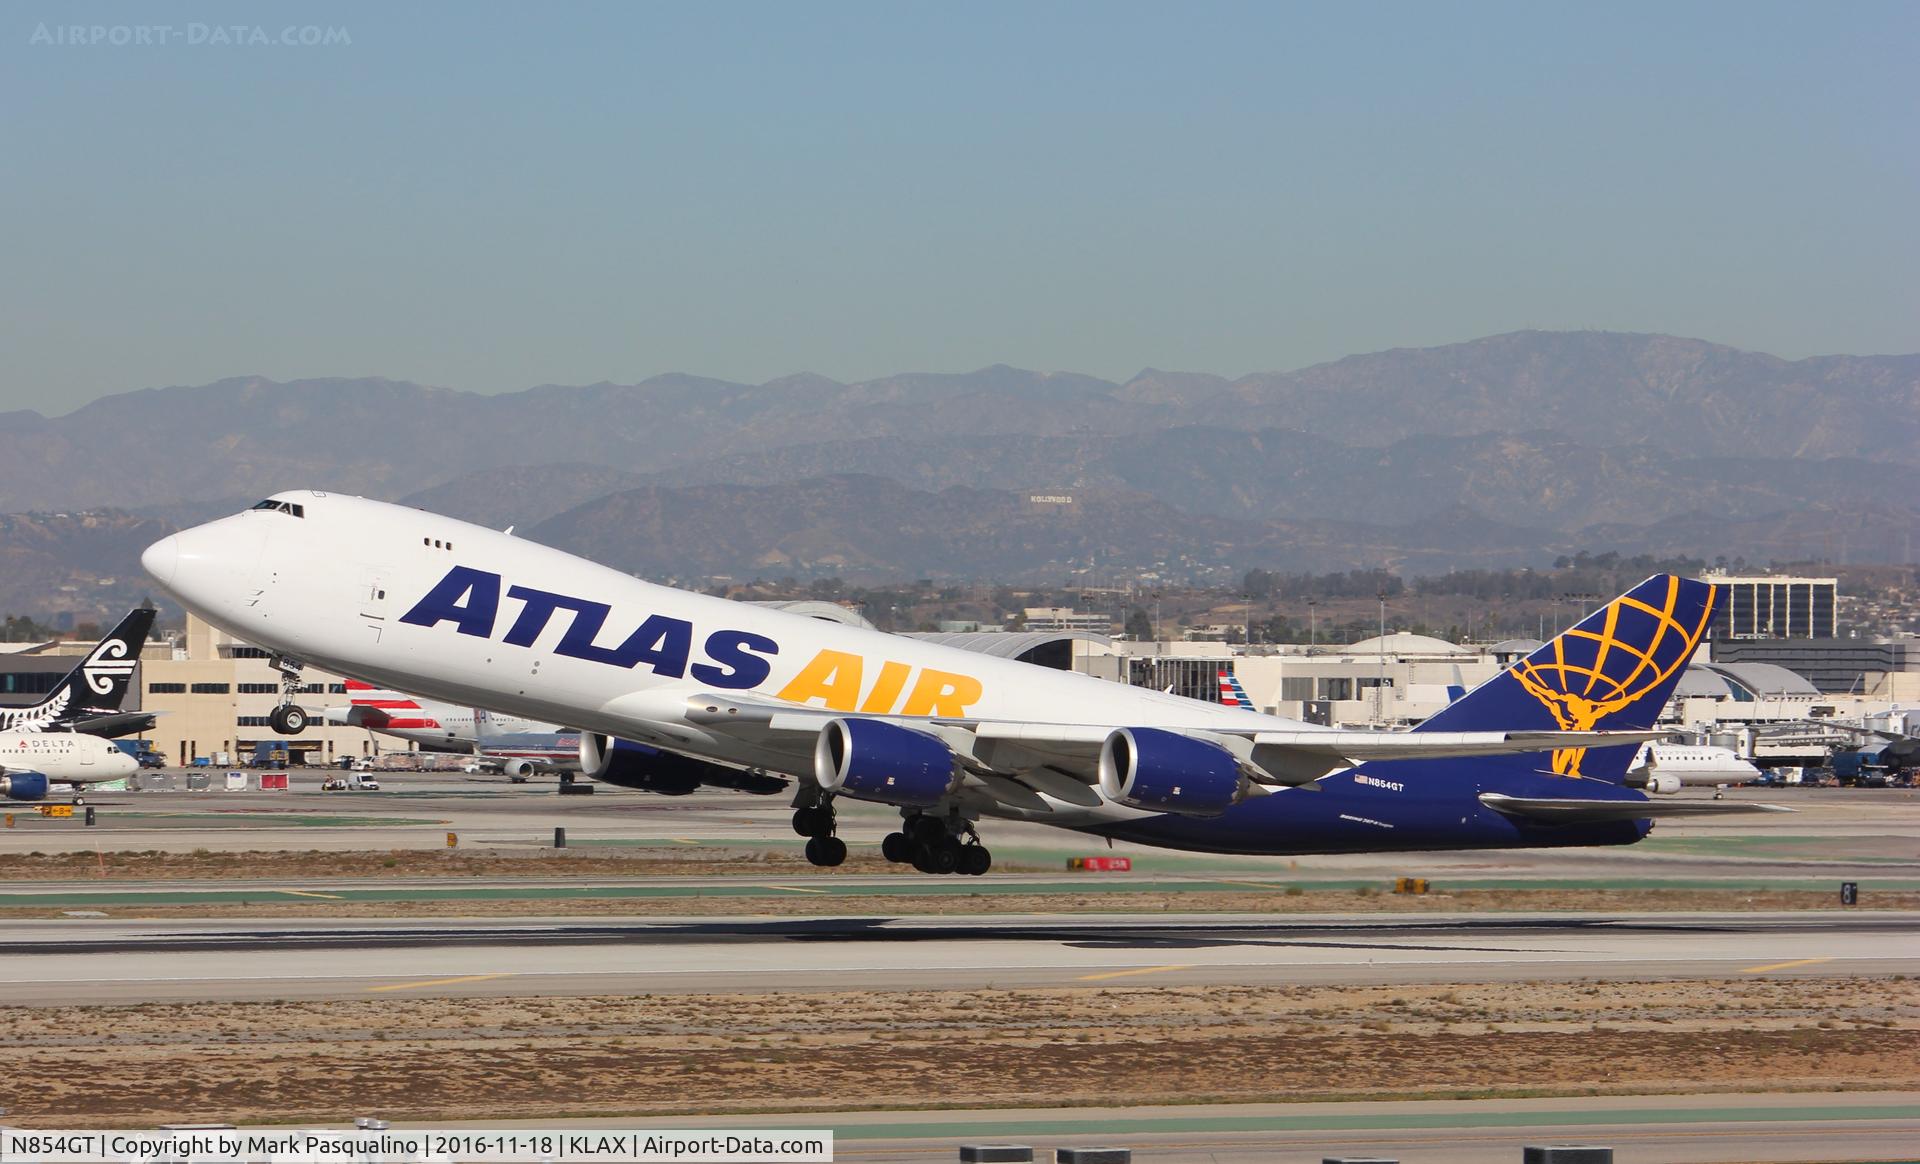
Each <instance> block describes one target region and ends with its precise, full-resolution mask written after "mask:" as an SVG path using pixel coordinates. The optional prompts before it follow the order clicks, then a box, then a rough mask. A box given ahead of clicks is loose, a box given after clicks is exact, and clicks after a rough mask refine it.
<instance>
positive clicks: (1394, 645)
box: [1340, 631, 1475, 656]
mask: <svg viewBox="0 0 1920 1164" xmlns="http://www.w3.org/2000/svg"><path fill="white" fill-rule="evenodd" d="M1340 649H1341V650H1342V651H1344V652H1346V653H1347V654H1349V655H1379V654H1386V655H1389V656H1393V655H1400V656H1406V655H1446V656H1455V655H1471V654H1474V653H1475V652H1474V651H1473V649H1472V648H1470V647H1463V646H1460V645H1459V644H1457V643H1449V642H1446V641H1444V640H1442V639H1436V638H1432V637H1430V636H1428V635H1417V634H1414V633H1413V632H1412V631H1394V632H1393V633H1392V634H1390V635H1376V636H1374V637H1373V638H1370V639H1361V640H1360V641H1359V642H1357V643H1354V644H1352V645H1350V646H1346V647H1342V648H1340Z"/></svg>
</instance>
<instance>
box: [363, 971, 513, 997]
mask: <svg viewBox="0 0 1920 1164" xmlns="http://www.w3.org/2000/svg"><path fill="white" fill-rule="evenodd" d="M512 977H513V975H512V974H511V973H505V974H462V975H461V976H460V977H458V978H427V979H424V980H422V981H419V982H395V983H392V984H390V985H387V986H369V987H367V991H368V993H376V992H380V991H387V990H417V989H419V988H420V987H422V986H453V985H456V984H458V983H461V982H486V981H488V980H489V979H493V978H512Z"/></svg>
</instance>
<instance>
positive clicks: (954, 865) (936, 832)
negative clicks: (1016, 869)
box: [880, 813, 993, 877]
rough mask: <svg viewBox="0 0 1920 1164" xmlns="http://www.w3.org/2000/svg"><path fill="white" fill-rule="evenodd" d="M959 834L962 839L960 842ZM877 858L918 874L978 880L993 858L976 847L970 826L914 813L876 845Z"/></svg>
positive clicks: (957, 819) (976, 839) (976, 838)
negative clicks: (881, 857)
mask: <svg viewBox="0 0 1920 1164" xmlns="http://www.w3.org/2000/svg"><path fill="white" fill-rule="evenodd" d="M961 834H964V835H965V837H966V839H965V840H964V841H963V840H961ZM880 854H881V855H882V856H884V857H885V858H886V859H887V860H889V861H892V862H893V863H894V864H896V865H912V866H913V867H914V868H915V869H918V870H920V872H922V873H962V874H965V875H967V876H969V877H978V876H980V875H981V874H983V873H985V872H986V871H987V870H989V869H991V868H993V854H991V853H989V852H988V851H987V847H986V846H985V845H983V844H981V843H980V834H978V833H976V832H974V831H973V825H972V824H970V823H969V822H967V821H965V820H963V819H961V818H960V817H958V816H954V817H946V818H943V817H937V816H928V815H927V814H926V813H914V814H913V815H911V816H909V817H907V818H906V819H905V820H903V821H901V822H900V831H899V832H897V833H888V834H887V837H886V839H885V840H883V841H881V842H880Z"/></svg>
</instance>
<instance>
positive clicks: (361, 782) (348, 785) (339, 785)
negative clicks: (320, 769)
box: [320, 773, 380, 792]
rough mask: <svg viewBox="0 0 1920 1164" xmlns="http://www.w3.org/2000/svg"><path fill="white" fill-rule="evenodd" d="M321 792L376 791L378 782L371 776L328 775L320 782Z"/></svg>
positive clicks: (356, 774)
mask: <svg viewBox="0 0 1920 1164" xmlns="http://www.w3.org/2000/svg"><path fill="white" fill-rule="evenodd" d="M320 791H322V792H378V791H380V782H379V781H378V780H375V779H374V778H373V777H371V776H361V775H359V774H358V773H355V774H354V775H352V776H329V777H328V778H327V779H325V780H322V781H321V782H320Z"/></svg>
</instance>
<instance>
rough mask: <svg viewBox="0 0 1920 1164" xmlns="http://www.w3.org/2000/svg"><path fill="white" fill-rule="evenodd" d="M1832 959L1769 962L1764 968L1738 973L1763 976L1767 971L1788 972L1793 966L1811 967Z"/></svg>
mask: <svg viewBox="0 0 1920 1164" xmlns="http://www.w3.org/2000/svg"><path fill="white" fill-rule="evenodd" d="M1831 961H1833V959H1832V958H1796V959H1794V960H1793V961H1791V962H1771V963H1769V964H1767V965H1765V966H1749V967H1747V968H1746V969H1745V970H1742V971H1740V973H1742V974H1765V973H1766V972H1767V971H1769V970H1788V969H1791V968H1793V967H1795V966H1813V965H1817V964H1818V963H1821V962H1831Z"/></svg>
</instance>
